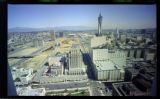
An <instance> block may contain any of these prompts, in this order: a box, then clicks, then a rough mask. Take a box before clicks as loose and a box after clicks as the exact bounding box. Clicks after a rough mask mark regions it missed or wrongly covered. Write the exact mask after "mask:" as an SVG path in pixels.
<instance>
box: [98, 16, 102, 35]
mask: <svg viewBox="0 0 160 99" xmlns="http://www.w3.org/2000/svg"><path fill="white" fill-rule="evenodd" d="M101 33H102V16H101V13H100V14H99V17H98V35H101Z"/></svg>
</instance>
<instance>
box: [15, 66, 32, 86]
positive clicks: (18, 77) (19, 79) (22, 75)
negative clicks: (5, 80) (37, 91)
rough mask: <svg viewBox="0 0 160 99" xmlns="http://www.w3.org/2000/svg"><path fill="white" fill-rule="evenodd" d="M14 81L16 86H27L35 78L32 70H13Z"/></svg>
mask: <svg viewBox="0 0 160 99" xmlns="http://www.w3.org/2000/svg"><path fill="white" fill-rule="evenodd" d="M12 76H13V80H14V81H15V85H25V84H28V83H30V82H31V80H32V77H33V69H32V68H20V69H15V68H14V69H12Z"/></svg>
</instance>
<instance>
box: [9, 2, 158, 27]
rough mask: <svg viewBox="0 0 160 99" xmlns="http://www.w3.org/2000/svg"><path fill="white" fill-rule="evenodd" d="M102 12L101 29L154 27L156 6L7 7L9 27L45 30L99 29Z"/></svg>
mask: <svg viewBox="0 0 160 99" xmlns="http://www.w3.org/2000/svg"><path fill="white" fill-rule="evenodd" d="M99 13H101V15H102V17H103V19H102V28H103V29H115V28H116V27H118V28H120V29H141V28H156V5H133V4H132V5H40V4H36V5H34V4H30V5H29V4H28V5H18V4H9V5H8V28H14V27H32V28H46V27H59V26H88V27H93V28H97V27H98V16H99Z"/></svg>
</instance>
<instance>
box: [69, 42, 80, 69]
mask: <svg viewBox="0 0 160 99" xmlns="http://www.w3.org/2000/svg"><path fill="white" fill-rule="evenodd" d="M68 59H69V61H68V65H69V69H73V68H82V61H83V59H82V53H81V50H80V47H79V46H78V45H77V44H73V45H72V48H71V51H70V52H69V55H68Z"/></svg>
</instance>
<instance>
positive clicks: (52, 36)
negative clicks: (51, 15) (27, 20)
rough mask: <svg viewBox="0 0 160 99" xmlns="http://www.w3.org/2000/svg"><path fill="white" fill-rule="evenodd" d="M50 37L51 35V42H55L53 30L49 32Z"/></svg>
mask: <svg viewBox="0 0 160 99" xmlns="http://www.w3.org/2000/svg"><path fill="white" fill-rule="evenodd" d="M50 35H51V39H52V40H53V41H55V40H56V34H55V31H54V30H51V31H50Z"/></svg>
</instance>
